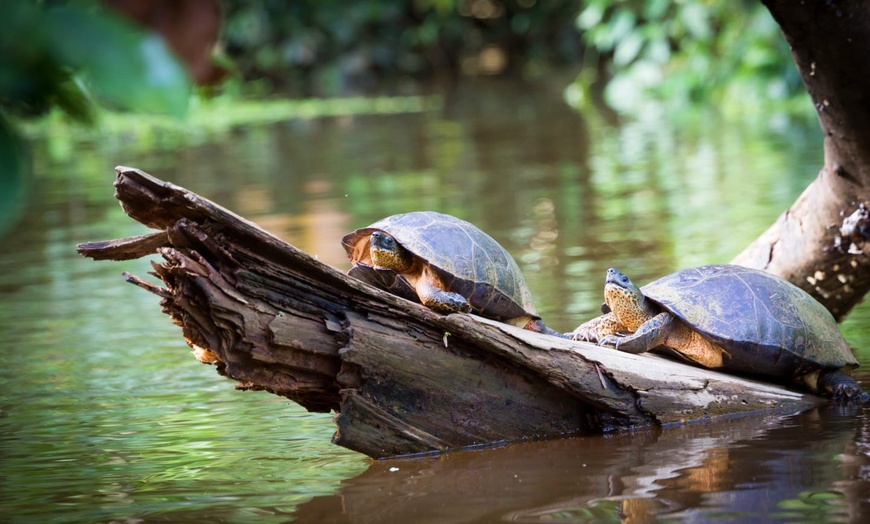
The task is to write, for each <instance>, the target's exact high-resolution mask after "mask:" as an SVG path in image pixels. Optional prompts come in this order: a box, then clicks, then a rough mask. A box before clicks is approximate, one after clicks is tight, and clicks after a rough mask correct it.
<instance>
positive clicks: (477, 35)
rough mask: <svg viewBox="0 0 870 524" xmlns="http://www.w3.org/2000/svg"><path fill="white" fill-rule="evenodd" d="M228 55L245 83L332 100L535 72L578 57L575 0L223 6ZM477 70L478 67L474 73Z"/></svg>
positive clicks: (233, 2) (336, 0)
mask: <svg viewBox="0 0 870 524" xmlns="http://www.w3.org/2000/svg"><path fill="white" fill-rule="evenodd" d="M224 6H225V8H226V10H225V19H226V20H225V31H224V39H225V42H226V50H227V53H228V54H229V55H230V56H231V57H233V59H234V60H235V61H236V62H237V64H238V66H239V68H240V70H241V71H242V72H243V74H244V76H245V78H248V79H252V78H266V79H268V80H269V81H270V82H271V83H272V84H274V85H281V86H284V87H290V88H291V89H292V90H294V91H297V92H303V93H315V94H329V95H331V94H336V93H347V92H351V91H358V90H360V89H366V88H369V87H374V86H375V85H376V84H381V83H383V82H384V81H385V80H394V79H398V78H405V77H409V76H413V77H417V78H419V77H425V76H428V75H432V74H434V73H439V72H440V73H443V72H450V73H453V72H457V71H460V70H463V71H466V72H468V71H469V70H470V69H476V68H477V69H483V70H484V71H483V72H484V73H487V72H493V71H492V70H487V67H486V66H487V64H484V65H483V66H482V67H478V65H479V64H477V59H478V58H479V57H480V56H481V53H484V54H485V53H486V51H487V50H491V51H494V54H491V55H489V56H495V55H498V57H501V58H503V59H504V60H505V63H504V67H503V68H500V67H494V66H493V64H489V65H490V66H493V68H494V69H496V70H497V72H501V71H503V70H514V71H524V72H534V71H536V70H542V69H543V68H544V67H545V64H547V63H564V62H566V61H576V60H577V59H578V58H579V50H580V41H579V36H578V34H577V30H576V28H575V27H574V24H573V20H574V17H575V16H576V14H577V12H578V10H579V9H580V2H579V1H578V0H552V1H547V2H539V1H536V0H416V1H414V2H407V1H404V0H371V1H368V2H343V1H340V0H299V1H294V2H283V1H279V0H272V1H268V0H267V1H263V2H253V3H252V2H245V1H242V0H228V1H225V2H224ZM473 72H478V71H473Z"/></svg>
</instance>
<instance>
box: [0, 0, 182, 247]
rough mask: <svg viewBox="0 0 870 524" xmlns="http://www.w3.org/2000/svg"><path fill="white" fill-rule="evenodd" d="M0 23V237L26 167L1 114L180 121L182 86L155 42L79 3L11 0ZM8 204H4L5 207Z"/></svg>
mask: <svg viewBox="0 0 870 524" xmlns="http://www.w3.org/2000/svg"><path fill="white" fill-rule="evenodd" d="M3 15H4V16H2V17H0V188H3V189H4V192H3V196H2V197H0V198H2V199H3V200H4V201H3V202H2V204H3V206H2V208H0V210H2V211H0V213H2V214H0V230H2V229H3V227H4V226H6V227H8V225H9V223H10V222H11V220H12V219H13V217H14V212H13V211H12V210H14V209H17V208H18V207H20V206H21V202H20V201H19V200H18V199H19V198H20V197H21V191H20V188H22V187H23V185H24V181H25V180H27V179H28V178H29V177H30V167H29V166H30V162H29V159H28V157H27V154H26V153H25V151H26V150H25V149H24V147H23V145H22V140H21V138H20V137H19V136H18V134H17V132H16V131H15V129H14V127H13V126H12V125H11V123H10V120H9V117H8V116H9V115H11V116H16V117H19V118H28V117H36V116H41V115H43V114H45V113H47V112H48V111H49V109H51V108H52V107H57V108H59V109H60V110H61V111H63V112H64V113H65V114H66V115H67V116H69V117H70V118H72V119H74V120H76V121H79V122H84V123H92V122H93V120H94V111H95V107H96V106H95V103H96V102H99V103H102V104H104V105H107V106H109V107H112V108H115V109H122V110H132V111H145V112H155V113H165V114H169V115H173V116H175V117H182V116H184V115H185V113H186V111H187V104H188V98H189V95H190V82H189V80H188V77H187V74H186V72H185V71H184V69H183V68H182V67H181V65H180V64H179V63H178V61H177V60H176V59H175V58H174V57H173V55H172V54H171V53H170V52H169V50H168V49H167V47H166V45H165V44H164V43H163V40H162V39H161V38H160V37H158V36H156V35H155V34H153V33H150V32H147V31H145V30H143V29H142V28H140V27H139V26H137V25H135V24H133V23H132V22H129V21H127V20H125V19H123V18H121V17H119V16H117V15H114V14H113V13H110V12H107V11H105V10H103V9H100V8H98V7H97V6H96V5H89V4H88V3H87V2H80V3H70V4H68V5H56V4H43V3H31V2H27V1H15V2H13V3H12V5H11V6H6V8H5V9H4V13H3ZM7 200H8V201H7Z"/></svg>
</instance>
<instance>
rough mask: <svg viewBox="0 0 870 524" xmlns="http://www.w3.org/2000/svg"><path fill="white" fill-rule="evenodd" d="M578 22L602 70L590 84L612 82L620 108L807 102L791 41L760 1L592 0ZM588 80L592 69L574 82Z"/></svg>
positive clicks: (610, 93)
mask: <svg viewBox="0 0 870 524" xmlns="http://www.w3.org/2000/svg"><path fill="white" fill-rule="evenodd" d="M576 24H577V27H578V28H579V29H581V30H582V31H583V40H584V42H585V43H586V44H587V46H588V51H589V53H588V54H589V55H590V56H591V57H592V59H593V60H592V61H593V62H597V64H587V65H592V66H594V67H592V69H596V70H597V73H596V74H595V75H594V76H595V77H594V78H593V79H591V81H593V82H600V83H602V84H607V88H606V92H605V96H606V100H607V101H608V103H609V105H611V106H612V107H614V108H615V109H617V110H620V111H623V112H634V111H637V110H639V109H640V108H642V107H643V106H644V105H645V104H648V103H649V102H652V101H657V102H662V101H667V105H668V107H672V108H676V107H680V106H685V105H687V104H693V103H698V102H701V101H703V102H713V103H715V104H718V105H719V107H720V109H722V110H723V111H725V112H726V113H729V112H731V113H734V112H751V111H756V110H758V109H759V108H760V107H762V106H764V107H767V108H769V107H770V106H771V105H776V106H777V107H778V108H780V109H786V110H792V109H794V106H795V105H796V104H795V102H796V101H797V100H798V98H799V99H800V102H799V103H802V102H803V101H804V91H803V85H802V83H801V80H800V76H799V75H798V72H797V70H796V68H795V67H794V64H793V63H792V61H791V54H790V52H789V49H788V44H787V42H786V41H785V39H784V38H782V35H781V34H780V31H779V27H778V26H777V24H776V22H775V21H774V20H773V18H772V17H771V16H770V13H769V12H768V11H767V10H766V9H765V7H764V6H763V5H762V4H761V3H760V2H749V1H738V2H712V1H709V0H696V1H687V2H669V1H667V0H652V1H649V2H637V1H633V0H619V1H616V2H614V1H612V0H587V2H586V4H585V6H584V7H583V9H582V10H581V11H580V12H579V14H578V16H577V20H576ZM589 81H590V78H589V74H588V73H587V74H586V76H581V77H579V78H578V80H577V82H589ZM583 90H584V87H583V86H577V87H575V88H573V92H575V93H576V92H582V91H583ZM569 99H571V98H569ZM573 100H578V101H580V102H581V103H582V102H584V101H586V100H587V98H585V97H578V96H574V97H573ZM803 105H805V106H807V107H806V108H805V109H807V110H811V107H809V106H808V105H807V104H803Z"/></svg>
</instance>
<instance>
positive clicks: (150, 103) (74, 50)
mask: <svg viewBox="0 0 870 524" xmlns="http://www.w3.org/2000/svg"><path fill="white" fill-rule="evenodd" d="M44 27H45V31H46V32H45V37H46V39H47V41H48V47H49V49H50V52H51V53H52V54H53V55H54V56H55V57H57V60H58V62H60V63H62V64H68V65H70V66H72V67H73V68H74V69H77V70H80V71H81V72H82V73H83V75H84V78H85V79H86V81H87V84H88V87H89V88H90V89H92V90H93V92H94V93H95V94H96V95H97V96H98V97H99V98H100V99H101V100H102V101H105V102H107V103H109V104H112V105H115V106H118V107H120V108H122V109H129V110H135V111H146V112H155V113H167V114H170V115H173V116H176V117H182V116H184V115H185V113H186V112H187V103H188V98H189V95H190V80H189V78H188V76H187V73H186V72H185V70H184V68H183V67H182V66H181V64H180V63H179V62H178V60H176V59H175V57H174V56H173V55H172V54H171V52H170V51H169V49H168V48H167V47H166V44H165V43H164V42H163V40H162V39H161V38H160V37H159V36H157V35H155V34H153V33H148V32H146V31H144V30H142V29H141V28H139V27H138V26H136V25H134V24H133V23H131V22H128V21H126V20H124V19H122V18H119V17H117V16H115V15H113V14H111V13H108V12H105V11H99V10H86V9H83V8H79V7H76V6H72V5H70V6H65V7H61V8H57V9H52V10H49V11H46V18H45V24H44Z"/></svg>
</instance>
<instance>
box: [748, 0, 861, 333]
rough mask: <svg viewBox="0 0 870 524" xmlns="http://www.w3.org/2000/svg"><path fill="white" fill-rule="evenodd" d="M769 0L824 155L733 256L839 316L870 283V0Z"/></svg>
mask: <svg viewBox="0 0 870 524" xmlns="http://www.w3.org/2000/svg"><path fill="white" fill-rule="evenodd" d="M763 3H764V4H765V5H766V6H767V8H768V9H769V10H770V12H771V14H772V15H773V17H774V18H775V19H776V21H777V23H778V24H779V26H780V28H781V29H782V32H783V34H784V35H785V38H786V40H788V43H789V45H790V46H791V50H792V56H793V57H794V60H795V64H797V67H798V71H800V74H801V77H802V78H803V81H804V85H805V86H806V88H807V91H808V92H809V95H810V98H811V99H812V103H813V105H814V107H815V109H816V113H817V114H818V117H819V124H820V125H821V128H822V131H823V133H824V137H825V138H824V141H825V142H824V145H825V160H824V166H823V167H822V169H821V171H820V172H819V174H818V177H816V179H815V180H814V181H813V182H812V183H811V184H810V185H809V186H808V187H807V189H806V190H805V191H804V192H803V194H801V195H800V197H798V199H797V201H796V202H795V203H794V204H793V205H792V206H791V207H790V208H789V209H787V210H786V211H785V212H784V213H783V214H782V215H780V217H779V219H777V221H776V222H775V223H774V224H773V225H772V226H771V227H770V228H769V229H768V230H767V231H766V232H765V233H764V234H762V235H761V236H760V237H759V238H758V239H757V240H756V241H755V242H753V243H752V244H751V245H750V246H749V247H747V248H746V250H744V251H743V252H742V253H740V254H739V255H738V256H737V257H736V258H735V259H734V260H733V262H734V263H736V264H742V265H744V266H750V267H755V268H759V269H764V270H766V271H769V272H771V273H774V274H776V275H779V276H781V277H783V278H785V279H786V280H789V281H791V282H793V283H795V284H797V285H798V286H800V287H802V288H803V289H804V290H806V291H808V292H809V293H810V294H812V295H813V296H814V297H815V298H816V299H817V300H819V302H821V303H822V304H824V305H825V307H827V308H828V310H830V311H831V313H833V314H834V317H835V318H837V319H838V320H840V319H842V318H843V317H844V316H845V315H846V314H847V313H848V312H849V311H850V310H851V309H852V308H853V307H854V306H855V305H856V304H858V303H859V302H860V301H861V300H862V299H863V298H864V295H865V294H866V293H867V292H868V291H870V243H868V240H870V213H868V211H867V206H868V205H870V60H867V57H868V56H870V31H868V29H867V28H868V27H870V3H867V2H863V1H860V0H851V1H845V2H831V1H822V0H813V1H807V2H800V3H795V2H790V1H787V0H763Z"/></svg>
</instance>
